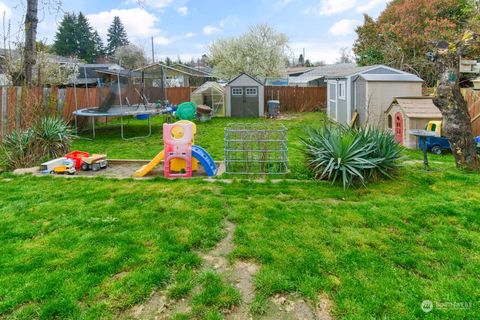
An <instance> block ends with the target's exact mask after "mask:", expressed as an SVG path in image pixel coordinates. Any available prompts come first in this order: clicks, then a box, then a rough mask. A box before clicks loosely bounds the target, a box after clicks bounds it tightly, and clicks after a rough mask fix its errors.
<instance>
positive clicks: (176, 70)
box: [135, 62, 216, 78]
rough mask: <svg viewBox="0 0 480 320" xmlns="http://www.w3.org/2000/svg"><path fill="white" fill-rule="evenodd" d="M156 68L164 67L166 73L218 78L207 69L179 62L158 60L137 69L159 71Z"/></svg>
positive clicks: (150, 71) (147, 71)
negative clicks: (169, 64) (170, 64)
mask: <svg viewBox="0 0 480 320" xmlns="http://www.w3.org/2000/svg"><path fill="white" fill-rule="evenodd" d="M155 68H163V69H164V71H165V73H168V72H170V73H173V74H183V75H187V76H190V77H198V78H216V77H215V76H214V75H212V74H208V73H206V72H205V71H202V70H199V69H195V68H192V67H189V66H185V65H179V64H177V65H176V66H167V65H166V64H163V63H158V62H157V63H154V64H150V65H148V66H145V67H141V68H138V69H136V70H135V71H145V73H153V72H158V71H155ZM152 70H153V71H152Z"/></svg>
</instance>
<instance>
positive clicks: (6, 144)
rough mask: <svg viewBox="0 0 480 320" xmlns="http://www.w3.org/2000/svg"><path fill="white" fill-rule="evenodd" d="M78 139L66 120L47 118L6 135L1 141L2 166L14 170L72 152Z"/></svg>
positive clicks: (0, 164)
mask: <svg viewBox="0 0 480 320" xmlns="http://www.w3.org/2000/svg"><path fill="white" fill-rule="evenodd" d="M73 138H74V135H73V131H72V129H71V128H70V126H69V125H68V124H67V123H66V122H65V121H64V120H63V119H59V118H53V117H45V118H41V119H39V120H38V122H37V123H35V124H34V125H32V127H31V128H28V129H24V130H20V129H19V130H15V131H13V132H11V133H9V134H6V135H5V136H4V137H3V139H2V143H1V144H0V159H1V162H0V166H1V167H4V168H6V169H9V170H12V169H17V168H25V167H31V166H34V165H37V164H38V163H39V162H40V161H42V160H46V159H52V158H57V157H61V156H63V155H65V154H66V153H68V150H69V147H70V144H71V143H72V141H73Z"/></svg>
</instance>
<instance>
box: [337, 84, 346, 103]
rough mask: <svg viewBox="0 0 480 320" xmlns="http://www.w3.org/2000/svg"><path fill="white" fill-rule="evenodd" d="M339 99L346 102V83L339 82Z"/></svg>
mask: <svg viewBox="0 0 480 320" xmlns="http://www.w3.org/2000/svg"><path fill="white" fill-rule="evenodd" d="M338 98H339V99H343V100H345V81H339V82H338Z"/></svg>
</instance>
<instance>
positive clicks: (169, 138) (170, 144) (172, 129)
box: [163, 122, 193, 178]
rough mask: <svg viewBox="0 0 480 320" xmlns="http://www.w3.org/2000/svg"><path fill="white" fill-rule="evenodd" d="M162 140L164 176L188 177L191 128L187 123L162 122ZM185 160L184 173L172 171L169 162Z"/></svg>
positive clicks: (191, 141)
mask: <svg viewBox="0 0 480 320" xmlns="http://www.w3.org/2000/svg"><path fill="white" fill-rule="evenodd" d="M163 141H164V151H165V161H164V176H165V177H166V178H188V177H191V176H192V145H193V128H192V124H189V123H178V122H177V123H173V124H169V123H164V124H163ZM174 159H183V160H185V163H186V165H185V172H184V173H172V172H171V162H172V160H174Z"/></svg>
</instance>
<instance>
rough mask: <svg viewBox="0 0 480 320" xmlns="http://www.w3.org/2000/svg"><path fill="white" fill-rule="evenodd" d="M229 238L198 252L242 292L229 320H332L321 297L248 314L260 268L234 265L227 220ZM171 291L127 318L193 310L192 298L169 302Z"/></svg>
mask: <svg viewBox="0 0 480 320" xmlns="http://www.w3.org/2000/svg"><path fill="white" fill-rule="evenodd" d="M225 225H226V228H225V231H226V232H227V235H226V236H225V238H223V239H222V240H221V241H220V242H219V243H218V244H217V245H216V246H215V248H213V249H212V250H211V251H209V252H207V253H199V255H200V257H201V258H202V259H203V261H204V263H203V266H204V268H205V269H213V270H215V272H217V273H219V274H220V275H221V276H222V278H223V279H225V280H226V281H228V282H229V283H231V284H233V285H234V286H235V287H236V288H237V290H239V291H240V293H241V296H242V301H241V303H240V305H239V306H238V307H236V308H235V309H233V310H232V311H231V313H228V314H225V319H227V320H249V319H265V320H274V319H275V320H276V319H285V320H287V319H292V320H297V319H299V320H332V319H333V318H332V317H331V314H330V310H331V308H332V302H331V300H330V299H329V298H328V297H327V296H326V295H319V296H318V303H317V305H315V306H314V305H313V304H312V303H311V302H309V301H306V300H305V299H302V298H300V297H297V296H295V295H291V294H288V295H276V296H274V297H272V298H271V299H270V301H269V305H268V309H267V312H266V314H264V315H261V316H252V315H251V314H250V312H249V309H250V303H251V302H252V300H253V298H254V297H255V286H254V281H253V280H254V277H255V274H256V273H257V271H258V270H259V266H258V265H257V264H255V263H252V262H249V261H236V262H235V263H234V264H233V265H232V264H231V263H230V262H229V260H228V255H229V254H230V253H231V252H232V251H233V249H234V244H233V236H234V233H235V225H234V224H233V223H232V222H230V221H228V220H225ZM195 290H196V289H194V290H193V291H195ZM166 292H168V288H167V289H165V290H162V291H159V292H154V293H152V296H151V297H150V299H149V300H148V301H147V302H145V303H143V304H140V305H136V306H134V307H133V308H132V309H131V310H129V311H128V312H127V315H126V317H124V318H133V319H148V320H149V319H155V320H157V319H158V320H159V319H170V318H171V317H173V316H174V315H175V314H177V313H189V312H190V311H191V307H190V298H191V296H192V294H190V296H189V297H187V298H185V299H181V300H173V301H169V299H168V298H167V296H166Z"/></svg>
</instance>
